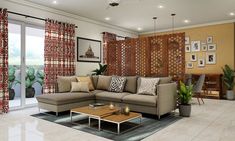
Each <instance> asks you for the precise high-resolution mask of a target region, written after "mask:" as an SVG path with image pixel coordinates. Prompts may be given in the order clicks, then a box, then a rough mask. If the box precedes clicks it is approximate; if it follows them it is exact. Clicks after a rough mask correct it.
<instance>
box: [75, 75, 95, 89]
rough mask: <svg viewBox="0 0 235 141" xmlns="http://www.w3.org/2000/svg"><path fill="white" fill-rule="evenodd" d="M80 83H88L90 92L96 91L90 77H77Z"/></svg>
mask: <svg viewBox="0 0 235 141" xmlns="http://www.w3.org/2000/svg"><path fill="white" fill-rule="evenodd" d="M77 80H78V82H87V83H88V87H89V90H90V91H93V90H95V88H94V86H93V83H92V81H91V77H90V76H79V77H77Z"/></svg>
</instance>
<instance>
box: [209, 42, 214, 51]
mask: <svg viewBox="0 0 235 141" xmlns="http://www.w3.org/2000/svg"><path fill="white" fill-rule="evenodd" d="M215 50H216V44H208V51H215Z"/></svg>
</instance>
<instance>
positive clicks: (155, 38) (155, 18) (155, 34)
mask: <svg viewBox="0 0 235 141" xmlns="http://www.w3.org/2000/svg"><path fill="white" fill-rule="evenodd" d="M153 24H154V27H153V29H154V42H153V43H154V44H157V32H156V26H157V25H156V24H157V17H153Z"/></svg>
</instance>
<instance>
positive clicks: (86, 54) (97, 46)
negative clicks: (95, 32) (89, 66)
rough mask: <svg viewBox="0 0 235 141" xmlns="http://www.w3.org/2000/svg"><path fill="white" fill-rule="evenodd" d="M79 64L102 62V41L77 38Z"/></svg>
mask: <svg viewBox="0 0 235 141" xmlns="http://www.w3.org/2000/svg"><path fill="white" fill-rule="evenodd" d="M77 62H97V63H100V62H101V41H100V40H94V39H89V38H83V37H77Z"/></svg>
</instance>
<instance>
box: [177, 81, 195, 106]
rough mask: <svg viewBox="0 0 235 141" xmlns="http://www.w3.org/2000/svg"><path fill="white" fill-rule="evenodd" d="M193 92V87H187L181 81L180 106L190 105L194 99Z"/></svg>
mask: <svg viewBox="0 0 235 141" xmlns="http://www.w3.org/2000/svg"><path fill="white" fill-rule="evenodd" d="M192 90H193V85H190V86H186V85H185V84H184V83H183V82H181V81H180V89H179V98H180V104H182V105H188V104H189V101H190V100H191V99H192Z"/></svg>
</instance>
